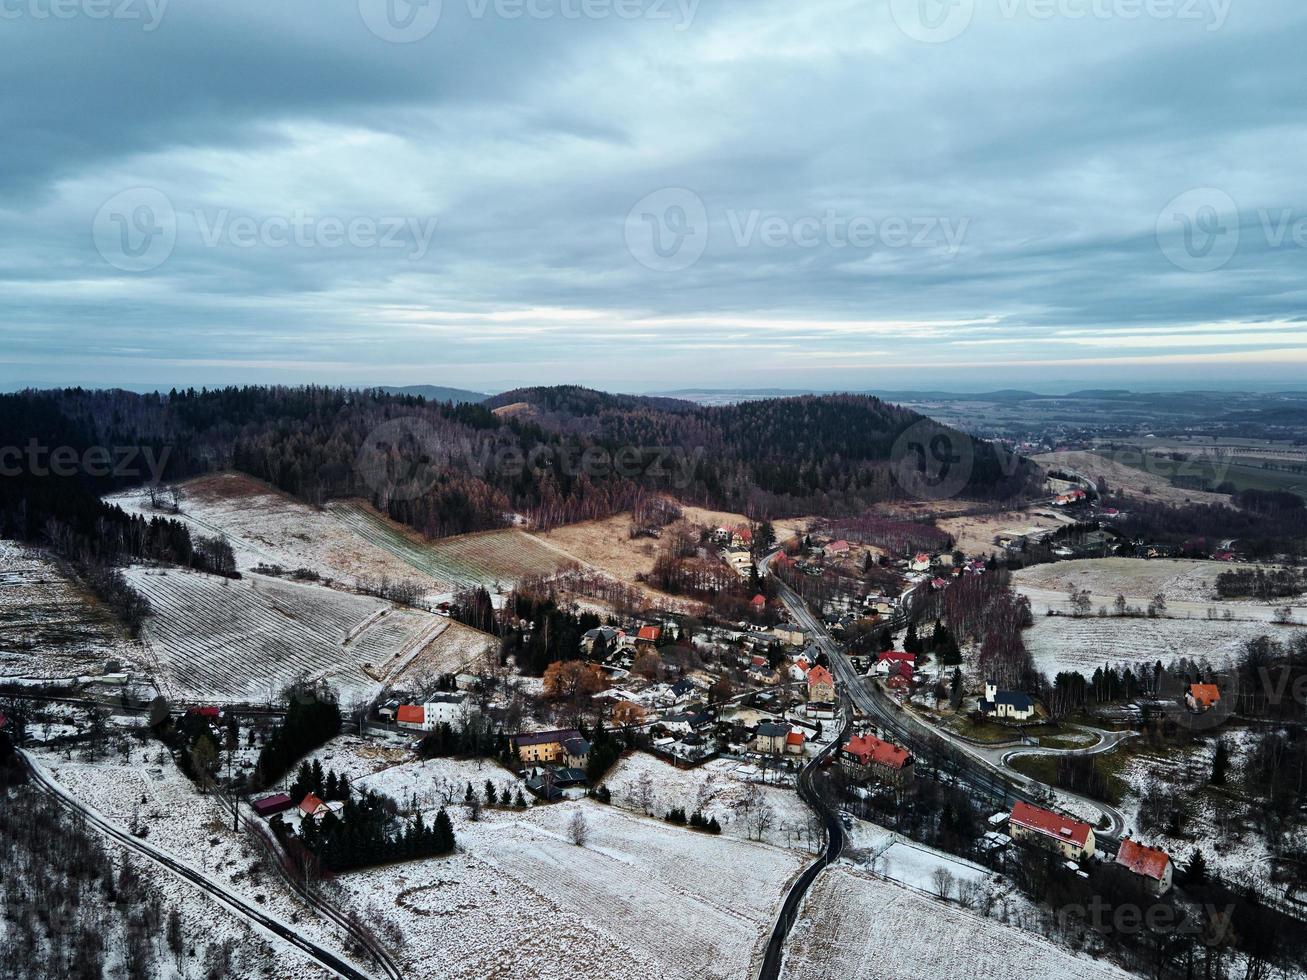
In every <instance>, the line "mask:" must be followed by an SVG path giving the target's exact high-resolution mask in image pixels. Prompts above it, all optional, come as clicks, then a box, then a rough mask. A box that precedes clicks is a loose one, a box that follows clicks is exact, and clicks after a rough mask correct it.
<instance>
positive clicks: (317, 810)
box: [300, 793, 327, 817]
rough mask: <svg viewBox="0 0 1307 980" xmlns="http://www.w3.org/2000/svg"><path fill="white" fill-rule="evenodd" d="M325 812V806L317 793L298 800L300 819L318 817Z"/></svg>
mask: <svg viewBox="0 0 1307 980" xmlns="http://www.w3.org/2000/svg"><path fill="white" fill-rule="evenodd" d="M326 812H327V804H325V803H323V802H322V798H321V797H320V796H318V794H317V793H310V794H309V795H308V796H306V797H304V799H302V800H300V816H302V817H320V816H322V815H323V814H325V813H326Z"/></svg>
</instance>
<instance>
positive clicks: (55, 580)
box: [0, 541, 142, 680]
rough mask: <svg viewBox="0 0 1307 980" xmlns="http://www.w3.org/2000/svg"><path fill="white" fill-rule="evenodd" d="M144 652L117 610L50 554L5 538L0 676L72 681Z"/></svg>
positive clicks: (0, 573)
mask: <svg viewBox="0 0 1307 980" xmlns="http://www.w3.org/2000/svg"><path fill="white" fill-rule="evenodd" d="M141 655H142V651H141V648H140V645H139V644H137V643H134V642H132V641H131V640H130V639H129V638H128V637H127V635H126V633H125V631H124V630H123V628H122V626H121V624H119V622H118V620H117V619H115V618H114V616H113V614H112V613H110V612H109V611H108V610H107V609H106V608H105V607H104V606H103V605H102V604H101V603H100V602H99V601H98V600H97V599H96V598H95V597H94V596H92V595H91V594H90V593H89V592H87V591H86V590H85V589H84V588H83V587H82V586H81V585H79V584H78V583H77V582H76V581H74V580H72V579H70V578H69V577H68V576H67V575H65V574H64V573H63V571H62V570H61V569H60V568H59V566H58V565H57V564H55V562H54V561H52V560H51V559H50V558H49V557H48V556H46V555H45V554H43V553H42V552H40V551H37V550H35V549H33V548H27V547H24V546H23V545H20V544H16V543H15V542H12V541H0V678H32V679H42V680H45V679H67V678H72V677H76V676H78V675H80V674H87V673H100V672H101V671H103V670H104V668H105V666H106V665H107V664H108V662H109V661H110V660H117V661H120V662H122V663H124V664H131V663H135V662H136V661H138V660H140V658H141Z"/></svg>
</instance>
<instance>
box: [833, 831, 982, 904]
mask: <svg viewBox="0 0 1307 980" xmlns="http://www.w3.org/2000/svg"><path fill="white" fill-rule="evenodd" d="M844 860H845V861H846V862H848V863H850V864H852V865H854V866H863V867H866V868H867V869H868V870H871V871H874V872H875V873H876V874H878V875H880V876H881V877H882V878H889V879H890V880H891V881H897V882H898V883H899V884H901V885H907V886H908V887H909V888H915V889H916V890H917V891H919V892H924V893H926V894H929V895H932V896H933V895H938V894H939V892H938V888H939V886H938V885H937V883H936V882H935V873H936V871H938V870H939V869H941V868H942V869H943V870H945V871H947V872H948V873H949V874H950V875H952V881H953V885H952V890H951V891H950V895H951V896H954V897H956V894H957V892H956V887H957V885H958V884H961V883H966V884H967V885H969V886H974V887H976V888H983V887H985V886H987V885H988V884H989V883H990V882H991V881H993V879H994V873H993V872H992V871H990V870H989V869H987V868H984V867H982V866H981V865H978V864H973V863H972V862H970V861H966V860H964V859H962V858H959V857H955V856H954V855H952V854H946V853H944V852H943V851H937V850H935V849H934V848H930V847H926V846H925V845H923V844H918V843H916V842H915V841H912V840H909V839H908V838H906V837H904V836H902V835H901V834H896V833H894V831H892V830H887V829H886V828H884V827H880V826H877V825H876V824H873V823H868V822H866V821H865V820H854V821H853V827H852V828H851V829H850V830H849V849H848V850H846V852H845V854H844Z"/></svg>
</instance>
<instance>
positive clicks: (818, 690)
mask: <svg viewBox="0 0 1307 980" xmlns="http://www.w3.org/2000/svg"><path fill="white" fill-rule="evenodd" d="M808 700H809V701H810V702H816V703H818V704H833V703H834V702H835V678H834V677H833V676H832V675H831V672H830V671H829V670H827V669H826V668H825V667H823V666H822V665H821V664H818V665H817V666H815V667H812V668H810V669H809V670H808Z"/></svg>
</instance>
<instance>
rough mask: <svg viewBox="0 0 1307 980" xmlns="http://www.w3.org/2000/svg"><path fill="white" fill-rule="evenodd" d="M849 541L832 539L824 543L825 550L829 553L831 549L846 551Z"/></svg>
mask: <svg viewBox="0 0 1307 980" xmlns="http://www.w3.org/2000/svg"><path fill="white" fill-rule="evenodd" d="M848 550H849V543H848V542H847V541H832V542H831V543H830V544H828V545H826V548H825V551H826V552H827V553H828V554H829V553H830V552H832V551H848Z"/></svg>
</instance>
